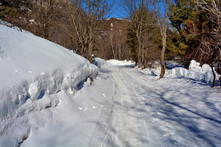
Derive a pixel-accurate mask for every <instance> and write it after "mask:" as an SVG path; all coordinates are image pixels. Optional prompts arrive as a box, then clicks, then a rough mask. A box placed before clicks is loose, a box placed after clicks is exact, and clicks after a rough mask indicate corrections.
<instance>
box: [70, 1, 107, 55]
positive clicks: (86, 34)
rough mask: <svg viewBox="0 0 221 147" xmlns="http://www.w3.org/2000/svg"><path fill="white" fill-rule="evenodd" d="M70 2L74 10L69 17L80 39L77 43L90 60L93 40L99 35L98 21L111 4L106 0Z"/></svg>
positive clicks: (105, 13)
mask: <svg viewBox="0 0 221 147" xmlns="http://www.w3.org/2000/svg"><path fill="white" fill-rule="evenodd" d="M72 2H73V6H74V9H75V12H73V13H74V14H72V15H73V16H71V18H72V23H73V24H74V25H75V26H76V27H75V30H76V31H77V33H78V34H77V35H78V37H79V38H81V39H79V43H80V44H81V46H82V49H83V50H86V54H87V55H88V59H90V56H91V54H92V53H93V50H94V49H95V47H94V45H95V40H96V39H95V38H96V36H97V34H98V33H99V28H98V20H101V19H103V18H104V17H105V16H106V15H107V14H108V12H109V11H110V8H111V4H110V2H109V1H108V0H72ZM74 19H77V21H76V20H74Z"/></svg>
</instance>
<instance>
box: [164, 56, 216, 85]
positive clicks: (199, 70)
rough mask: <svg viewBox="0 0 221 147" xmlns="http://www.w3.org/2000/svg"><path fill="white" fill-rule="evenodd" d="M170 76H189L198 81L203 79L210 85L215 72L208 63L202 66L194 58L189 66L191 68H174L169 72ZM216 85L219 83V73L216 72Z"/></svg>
mask: <svg viewBox="0 0 221 147" xmlns="http://www.w3.org/2000/svg"><path fill="white" fill-rule="evenodd" d="M168 73H169V76H172V77H178V78H189V79H193V80H197V81H203V82H206V83H208V84H209V85H211V84H212V82H213V73H212V70H211V68H210V66H209V65H208V64H204V65H203V66H202V67H201V66H200V63H198V62H196V61H195V60H192V61H191V63H190V66H189V70H187V69H185V68H181V67H178V68H173V69H172V70H171V71H169V72H168ZM216 85H219V75H218V74H217V73H216Z"/></svg>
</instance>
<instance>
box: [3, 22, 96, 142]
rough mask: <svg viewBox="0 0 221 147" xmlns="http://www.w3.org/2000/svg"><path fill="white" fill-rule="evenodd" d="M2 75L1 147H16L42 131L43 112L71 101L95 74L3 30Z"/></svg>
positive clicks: (40, 42) (79, 60) (78, 60)
mask: <svg viewBox="0 0 221 147" xmlns="http://www.w3.org/2000/svg"><path fill="white" fill-rule="evenodd" d="M0 69H1V71H0V135H1V137H0V146H16V144H18V143H21V142H22V141H23V140H25V139H26V138H27V137H28V135H29V133H31V130H32V128H41V127H43V126H45V125H46V121H45V119H50V118H51V117H50V116H49V115H51V113H49V112H50V111H49V110H47V109H49V108H53V107H56V106H58V105H59V104H60V103H62V100H61V99H60V97H59V96H57V95H59V94H60V95H61V94H62V93H64V92H65V93H66V94H72V95H73V94H74V93H75V92H76V91H77V90H79V89H80V88H81V87H82V84H83V82H84V81H85V80H87V78H88V77H89V78H95V76H96V75H97V72H98V70H97V68H96V67H95V66H94V65H92V64H90V63H89V62H88V60H86V59H84V58H83V57H81V56H79V55H77V54H75V53H73V52H71V51H70V50H67V49H65V48H63V47H61V46H59V45H57V44H55V43H52V42H50V41H47V40H45V39H42V38H40V37H36V36H34V35H33V34H31V33H28V32H21V31H20V30H17V29H11V28H9V27H6V26H4V25H0ZM65 103H66V102H65ZM59 106H60V105H59ZM38 112H42V114H41V113H40V114H39V113H38ZM35 113H36V115H33V114H35ZM61 113H62V112H61ZM30 117H33V119H31V118H30Z"/></svg>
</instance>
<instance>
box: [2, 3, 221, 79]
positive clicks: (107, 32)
mask: <svg viewBox="0 0 221 147" xmlns="http://www.w3.org/2000/svg"><path fill="white" fill-rule="evenodd" d="M113 4H114V2H110V1H109V0H71V1H70V0H30V1H25V0H1V2H0V19H2V20H5V21H7V22H10V23H11V24H13V25H15V26H18V27H20V28H22V29H24V30H27V31H30V32H32V33H33V34H35V35H38V36H40V37H43V38H45V39H48V40H50V41H53V42H56V43H58V44H60V45H62V46H64V47H66V48H69V49H70V50H73V51H74V52H76V53H78V54H80V55H82V56H84V57H85V58H87V59H88V60H90V61H92V60H93V59H92V56H98V57H101V58H103V59H112V58H114V59H120V60H122V59H128V60H129V59H130V60H133V61H135V62H136V64H137V65H138V66H139V67H142V68H144V67H151V65H152V63H153V62H154V61H157V60H159V61H160V64H161V75H160V77H161V78H162V77H163V76H164V73H165V68H166V65H165V60H171V59H172V60H177V61H179V62H181V63H182V64H184V65H185V67H188V64H189V62H190V60H192V59H194V60H196V61H198V62H200V64H204V63H207V64H209V65H210V66H211V67H215V68H212V69H215V70H216V71H217V72H218V73H219V74H220V73H221V69H220V68H221V67H220V64H221V2H220V1H219V0H174V1H172V0H120V4H121V7H122V9H124V11H125V12H127V14H128V16H127V17H125V18H124V19H117V18H111V19H107V18H108V15H109V13H110V12H111V10H112V6H113ZM119 13H120V12H119Z"/></svg>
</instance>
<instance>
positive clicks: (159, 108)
mask: <svg viewBox="0 0 221 147" xmlns="http://www.w3.org/2000/svg"><path fill="white" fill-rule="evenodd" d="M111 75H112V78H113V81H114V83H115V86H116V92H115V95H114V97H113V104H112V106H111V107H109V109H110V110H106V111H105V113H104V114H103V116H104V117H101V118H102V119H100V120H99V125H98V126H97V127H96V130H95V132H96V134H99V133H98V132H100V136H102V137H103V138H102V137H101V138H100V140H99V141H100V142H99V141H94V140H93V139H95V140H96V139H98V138H97V137H95V136H97V135H94V136H93V137H92V139H91V142H90V144H89V146H107V147H109V146H121V147H127V146H128V147H130V146H131V147H132V146H137V147H141V146H150V147H153V146H154V147H158V146H162V147H167V146H187V147H188V146H191V147H194V146H219V145H220V144H221V137H220V132H221V111H220V104H218V103H217V104H215V103H214V102H215V101H220V100H217V98H218V95H219V94H220V90H217V89H214V90H211V89H210V88H209V87H206V86H205V85H200V84H199V83H194V82H193V81H187V80H184V79H167V78H165V79H161V80H157V79H156V77H154V76H147V75H146V73H144V72H143V71H139V70H135V69H132V68H121V67H113V68H112V70H111ZM217 94H218V95H217ZM107 116H109V117H107ZM105 118H106V120H105ZM102 133H103V134H102ZM95 142H96V143H95Z"/></svg>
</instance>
